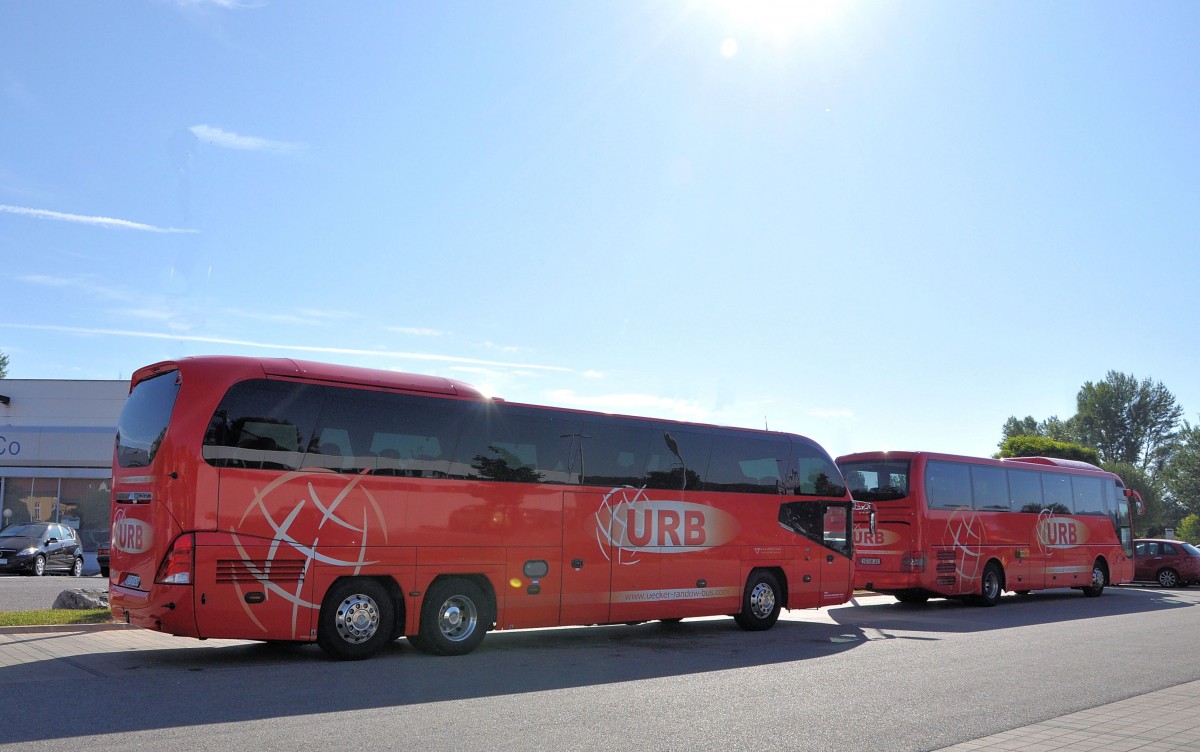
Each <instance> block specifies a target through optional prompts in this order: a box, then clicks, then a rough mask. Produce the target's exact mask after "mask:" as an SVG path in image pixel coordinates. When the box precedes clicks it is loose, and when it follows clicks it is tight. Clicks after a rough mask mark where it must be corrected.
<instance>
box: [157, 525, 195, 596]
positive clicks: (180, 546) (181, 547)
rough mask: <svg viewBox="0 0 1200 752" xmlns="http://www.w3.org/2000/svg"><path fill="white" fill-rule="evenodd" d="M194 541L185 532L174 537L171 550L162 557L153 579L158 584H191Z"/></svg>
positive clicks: (189, 534) (193, 566) (193, 565)
mask: <svg viewBox="0 0 1200 752" xmlns="http://www.w3.org/2000/svg"><path fill="white" fill-rule="evenodd" d="M195 550H196V549H195V541H194V539H193V537H192V534H191V533H185V534H183V535H181V536H179V537H178V538H176V539H175V542H174V543H172V544H171V550H170V551H168V552H167V555H166V556H165V557H164V558H163V563H162V566H160V567H159V568H158V574H156V575H155V576H154V581H155V582H156V583H157V584H159V585H190V584H192V569H194V568H195V561H196V557H195V555H194V554H195Z"/></svg>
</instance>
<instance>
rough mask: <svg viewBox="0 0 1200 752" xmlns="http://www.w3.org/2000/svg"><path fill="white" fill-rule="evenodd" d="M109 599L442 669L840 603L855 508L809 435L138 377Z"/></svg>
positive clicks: (154, 612)
mask: <svg viewBox="0 0 1200 752" xmlns="http://www.w3.org/2000/svg"><path fill="white" fill-rule="evenodd" d="M113 482H114V489H113V497H112V510H113V512H112V514H113V535H112V558H111V564H110V581H109V584H110V592H111V595H110V598H111V606H112V611H113V614H114V616H115V617H116V618H118V619H119V620H121V621H126V622H130V623H133V624H138V625H140V626H143V627H147V628H150V629H156V630H161V631H163V632H167V633H170V634H176V635H185V636H190V637H199V638H209V637H224V638H243V639H261V640H286V641H316V642H317V643H318V644H319V645H320V646H321V647H322V648H323V649H324V650H325V651H326V652H328V653H330V654H332V655H333V656H336V657H339V658H350V659H354V658H363V657H366V656H368V655H371V654H372V653H374V652H376V651H377V650H379V649H380V648H381V647H382V646H383V645H385V644H386V643H387V642H388V641H390V640H394V639H397V638H399V637H400V636H403V635H407V636H408V637H409V638H410V640H411V641H412V642H413V643H414V644H416V645H417V646H418V647H420V648H422V649H424V650H427V651H429V652H432V653H436V654H442V655H458V654H463V653H466V652H469V651H470V650H472V649H473V648H474V647H475V646H476V645H478V644H479V641H480V640H481V639H482V638H483V635H484V633H485V632H486V631H488V630H491V629H513V628H524V627H545V626H555V625H568V624H572V625H582V624H601V623H621V622H635V621H642V620H648V619H664V620H676V619H681V618H685V617H692V616H708V615H722V614H728V615H733V617H734V619H736V621H737V623H738V624H739V625H740V626H742V627H743V628H746V629H750V630H760V629H767V628H769V627H770V626H771V625H772V624H774V622H775V620H776V619H777V618H778V615H779V612H780V609H781V608H809V607H820V606H827V605H832V604H837V603H842V602H845V601H846V600H848V599H849V597H850V592H851V590H850V580H851V571H852V564H851V558H850V557H851V552H852V542H851V536H850V532H851V524H852V521H851V512H850V509H851V505H852V503H853V502H852V500H851V499H850V496H849V494H848V493H847V491H846V488H845V485H844V483H843V481H842V477H841V475H840V474H839V473H838V470H837V467H836V465H835V464H834V463H833V461H832V459H830V457H829V455H828V454H827V453H826V452H825V451H824V450H823V449H822V448H821V447H820V446H818V445H817V444H816V443H814V442H812V441H810V440H809V439H806V438H804V437H802V436H795V435H790V434H783V433H778V432H767V431H752V430H742V429H733V428H718V427H714V426H704V425H697V424H688V423H678V422H670V421H661V420H650V419H642V418H629V417H620V416H613V415H603V414H596V413H586V412H578V411H571V410H560V409H552V408H545V407H536V406H531V405H518V404H511V403H506V402H503V401H500V400H493V399H488V398H485V397H484V396H483V395H481V394H480V393H479V392H477V391H476V390H474V389H472V388H471V387H469V386H467V385H465V384H462V383H459V382H455V381H450V380H447V379H442V378H433V377H424V376H413V375H406V374H399V373H393V372H386V371H373V370H367V369H358V368H349V367H341V366H333V365H326V364H319V363H306V362H296V361H292V360H286V359H257V358H234V357H196V358H184V359H180V360H177V361H171V362H163V363H158V364H155V365H151V366H147V367H145V368H142V369H140V370H138V371H137V372H136V373H135V374H134V375H133V378H132V382H131V389H130V395H129V399H128V401H127V402H126V405H125V408H124V410H123V411H122V413H121V417H120V420H119V425H118V431H117V441H116V448H115V457H114V467H113Z"/></svg>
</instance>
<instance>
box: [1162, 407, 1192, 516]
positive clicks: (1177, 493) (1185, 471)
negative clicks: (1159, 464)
mask: <svg viewBox="0 0 1200 752" xmlns="http://www.w3.org/2000/svg"><path fill="white" fill-rule="evenodd" d="M1163 480H1164V481H1165V483H1166V486H1167V492H1168V493H1169V494H1170V495H1171V498H1172V499H1174V501H1175V503H1176V504H1177V505H1179V507H1181V508H1182V509H1183V510H1186V511H1188V512H1191V513H1193V514H1200V426H1189V425H1187V423H1186V422H1185V423H1184V428H1183V430H1182V431H1180V432H1179V446H1178V449H1176V451H1175V454H1174V456H1172V458H1171V463H1170V464H1169V465H1167V467H1166V470H1165V471H1164V472H1163Z"/></svg>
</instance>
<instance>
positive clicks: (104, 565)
mask: <svg viewBox="0 0 1200 752" xmlns="http://www.w3.org/2000/svg"><path fill="white" fill-rule="evenodd" d="M96 564H97V565H99V567H100V576H101V577H107V576H108V541H104V542H103V543H101V544H100V546H99V547H98V548H97V549H96Z"/></svg>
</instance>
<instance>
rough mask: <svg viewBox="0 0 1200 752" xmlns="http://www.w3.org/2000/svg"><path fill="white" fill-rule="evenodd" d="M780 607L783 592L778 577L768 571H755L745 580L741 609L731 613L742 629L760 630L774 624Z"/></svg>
mask: <svg viewBox="0 0 1200 752" xmlns="http://www.w3.org/2000/svg"><path fill="white" fill-rule="evenodd" d="M782 608H783V593H782V592H781V590H780V588H779V579H778V578H777V577H776V576H775V575H773V574H771V573H770V572H766V571H757V572H754V573H752V574H751V575H750V577H749V579H747V580H746V590H745V591H744V592H743V593H742V610H741V611H739V612H738V613H736V614H734V615H733V620H734V621H735V622H737V625H738V626H739V627H741V628H742V629H745V630H747V631H750V632H761V631H763V630H764V629H770V628H771V627H772V626H774V624H775V622H776V621H778V619H779V612H780V610H781V609H782Z"/></svg>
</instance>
